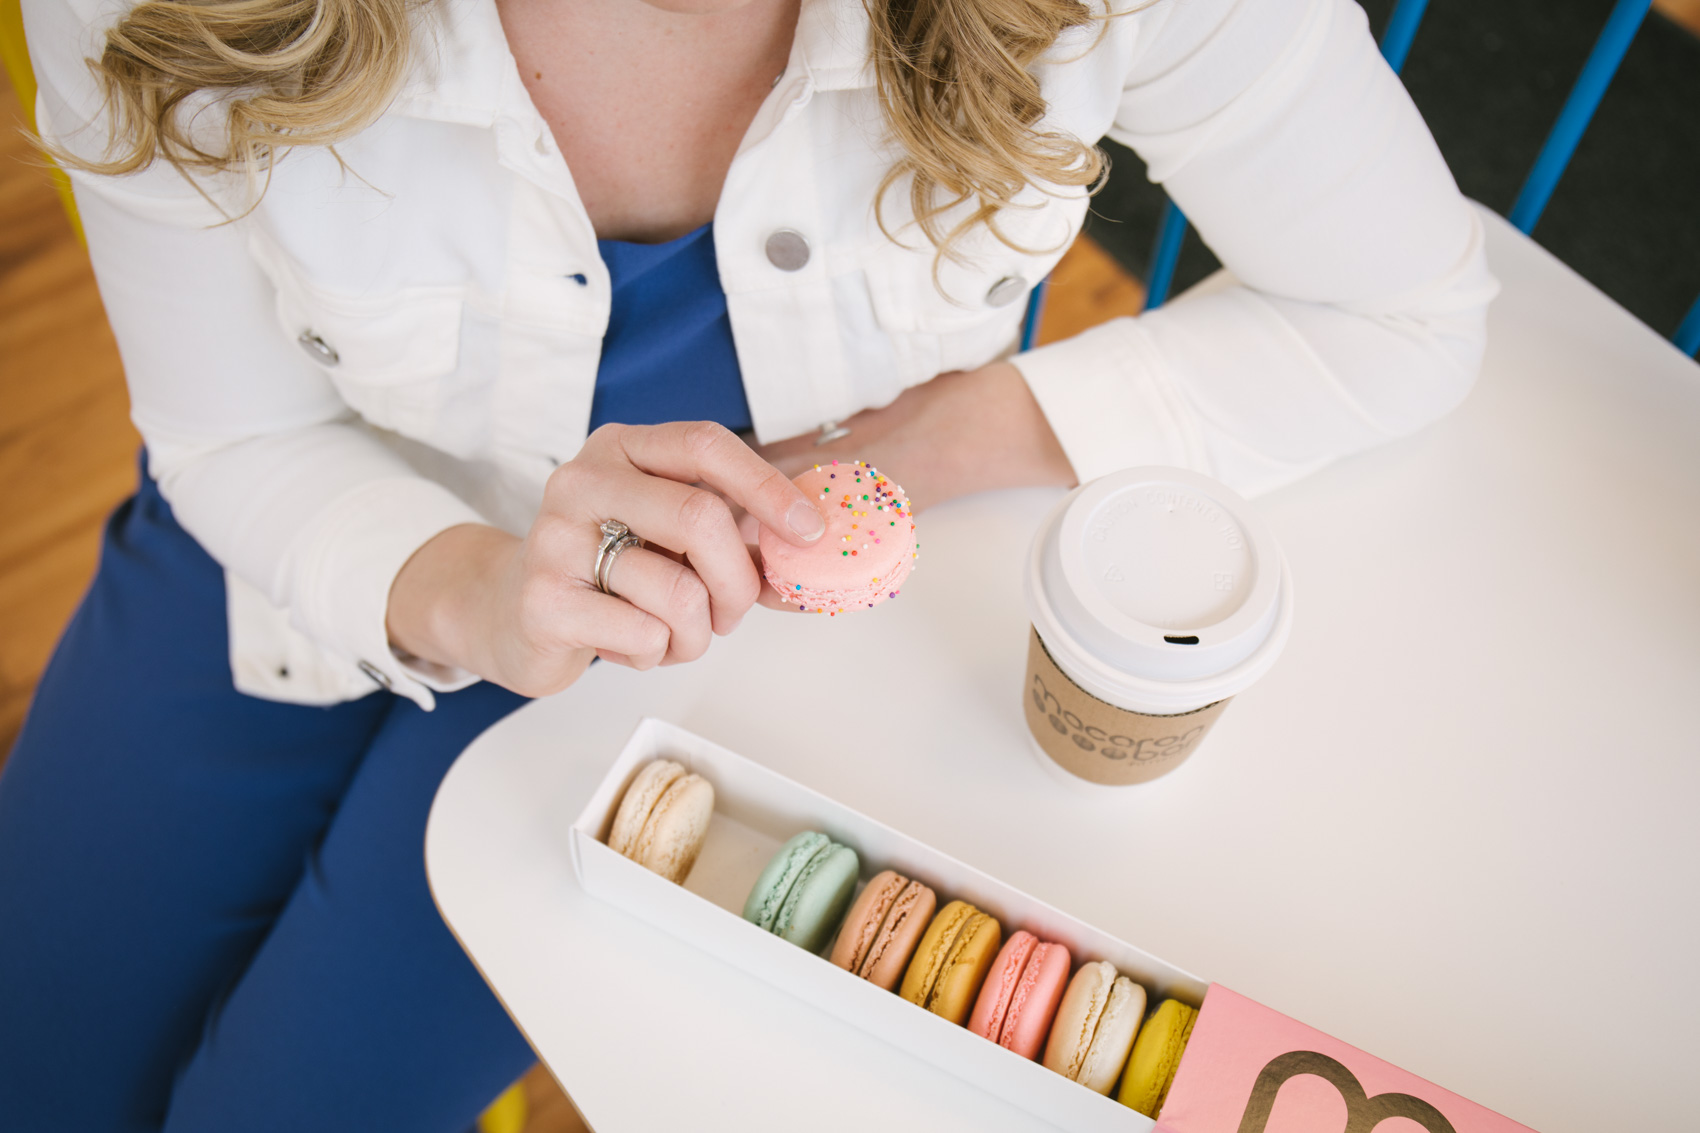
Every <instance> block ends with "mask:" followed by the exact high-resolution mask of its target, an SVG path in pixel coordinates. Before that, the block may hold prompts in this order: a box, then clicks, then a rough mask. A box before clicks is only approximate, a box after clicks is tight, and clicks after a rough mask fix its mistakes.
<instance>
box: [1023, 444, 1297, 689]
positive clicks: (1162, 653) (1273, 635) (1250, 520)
mask: <svg viewBox="0 0 1700 1133" xmlns="http://www.w3.org/2000/svg"><path fill="white" fill-rule="evenodd" d="M1027 581H1028V585H1027V592H1028V604H1029V607H1030V613H1031V614H1032V615H1033V624H1034V626H1035V628H1036V629H1037V630H1038V631H1039V636H1040V638H1041V639H1042V640H1044V642H1045V644H1046V647H1047V648H1048V649H1049V650H1050V651H1051V654H1052V656H1053V659H1054V660H1056V662H1057V664H1058V665H1059V666H1061V667H1062V669H1063V671H1064V672H1067V673H1068V674H1069V676H1070V677H1072V678H1074V679H1075V680H1076V681H1078V682H1079V683H1081V685H1082V687H1084V688H1086V689H1087V691H1089V692H1093V693H1094V695H1097V696H1100V697H1101V698H1103V699H1106V700H1109V701H1111V702H1112V703H1116V704H1120V705H1122V706H1123V707H1128V708H1134V709H1135V710H1139V711H1152V712H1158V711H1189V710H1191V708H1196V707H1200V706H1202V705H1203V704H1207V703H1210V702H1211V701H1212V700H1219V699H1221V698H1222V697H1224V696H1232V695H1234V694H1235V693H1237V692H1239V691H1241V690H1242V689H1243V688H1245V687H1246V686H1248V685H1250V684H1251V683H1252V682H1253V681H1255V680H1256V679H1257V678H1258V677H1259V676H1261V675H1262V674H1263V672H1264V671H1266V670H1267V669H1268V668H1269V666H1270V665H1272V664H1273V663H1274V660H1275V657H1276V656H1277V655H1278V654H1279V653H1280V650H1281V646H1282V645H1283V644H1284V643H1285V639H1286V636H1287V629H1288V627H1289V626H1290V624H1291V614H1292V598H1291V586H1290V583H1289V580H1288V578H1287V567H1286V562H1285V560H1284V559H1283V558H1282V555H1281V551H1280V548H1279V547H1278V546H1277V545H1276V543H1275V539H1274V536H1273V535H1272V534H1270V532H1269V529H1268V527H1267V526H1265V524H1264V523H1263V521H1262V520H1261V519H1260V518H1259V517H1258V516H1257V514H1256V513H1255V512H1254V511H1253V510H1252V508H1251V506H1250V505H1249V504H1248V503H1247V502H1246V501H1245V500H1244V499H1242V498H1241V497H1239V496H1238V495H1236V494H1235V493H1234V492H1232V491H1231V490H1230V489H1228V488H1227V487H1226V486H1225V485H1223V484H1220V483H1218V482H1216V481H1214V480H1211V479H1210V478H1209V477H1206V476H1200V475H1199V474H1197V473H1195V472H1188V471H1186V470H1184V469H1180V468H1162V467H1147V468H1133V469H1128V470H1126V471H1123V472H1117V473H1112V474H1111V475H1109V476H1105V477H1103V478H1101V479H1098V480H1094V481H1093V482H1091V483H1090V484H1085V485H1083V486H1081V487H1080V488H1078V489H1076V490H1075V491H1074V492H1071V493H1070V494H1069V495H1068V496H1066V497H1064V498H1063V500H1062V501H1061V502H1060V503H1059V504H1058V505H1057V507H1056V509H1055V510H1054V511H1053V512H1052V513H1051V514H1050V516H1048V517H1047V518H1046V521H1045V522H1044V524H1043V525H1041V527H1040V528H1039V532H1038V534H1037V535H1035V537H1034V543H1033V551H1032V557H1031V560H1030V562H1029V564H1028V580H1027ZM1083 678H1084V679H1083ZM1094 686H1096V687H1094ZM1205 697H1208V698H1209V699H1201V698H1205ZM1130 701H1133V702H1137V703H1130ZM1142 705H1149V707H1141V706H1142Z"/></svg>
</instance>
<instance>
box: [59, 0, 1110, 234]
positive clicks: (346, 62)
mask: <svg viewBox="0 0 1700 1133" xmlns="http://www.w3.org/2000/svg"><path fill="white" fill-rule="evenodd" d="M432 3H433V0H142V2H141V3H139V4H137V5H136V6H135V7H133V8H131V9H130V10H129V11H128V12H127V13H126V14H125V15H124V17H123V18H122V19H121V20H119V21H118V23H117V24H115V25H114V26H113V27H112V28H111V29H110V30H108V31H107V33H106V45H105V49H104V50H103V51H102V53H101V56H100V58H99V59H94V60H90V61H89V62H90V66H91V67H93V69H94V70H95V72H96V74H97V75H98V77H99V79H100V81H101V83H102V86H103V87H104V90H105V94H106V99H107V105H108V107H109V115H108V123H109V128H110V130H111V139H110V143H111V144H110V145H109V146H108V149H107V154H106V157H105V158H104V159H101V160H94V159H88V158H83V157H79V156H77V155H74V154H71V153H68V152H64V151H63V150H61V149H57V148H55V149H54V150H53V153H54V156H55V157H56V158H57V159H58V160H60V161H62V162H65V163H66V164H69V165H72V166H75V167H77V168H81V169H85V170H88V171H90V172H94V173H101V174H125V173H133V172H136V171H138V170H141V169H145V168H147V167H148V166H150V165H152V164H153V163H154V162H155V161H156V160H159V159H162V158H163V159H164V160H165V161H167V162H169V163H171V164H172V165H173V166H175V167H177V168H178V169H179V170H181V171H182V172H184V173H185V174H189V175H192V174H196V173H202V174H206V173H232V172H234V173H243V174H246V175H248V176H249V177H250V178H253V177H256V176H257V175H259V174H263V173H268V172H269V171H270V169H271V165H272V162H273V161H274V160H275V159H276V158H277V157H278V156H279V155H280V154H281V153H283V152H284V151H285V150H288V149H291V148H293V147H296V146H334V145H335V144H336V143H337V142H338V141H341V140H343V139H345V138H348V137H350V136H352V135H353V134H356V133H358V132H359V131H360V130H362V129H364V128H365V127H366V126H367V125H369V124H370V123H371V122H373V121H374V120H375V119H377V118H378V117H379V116H380V115H382V114H383V112H384V110H385V109H386V108H387V107H388V106H389V104H390V102H391V101H392V100H393V99H394V97H395V95H396V92H397V90H398V89H399V87H400V85H401V83H402V81H403V80H404V78H405V76H406V75H407V72H408V69H409V67H410V65H411V63H412V60H413V58H414V52H415V50H416V43H415V33H414V29H415V25H416V23H417V21H418V18H419V17H420V15H422V14H423V12H424V10H425V9H427V8H429V7H430V6H431V4H432ZM863 3H864V4H865V6H866V8H867V10H868V15H869V18H870V21H871V24H872V35H871V41H870V44H869V48H870V51H871V53H872V61H873V65H874V71H875V75H876V83H877V86H878V91H879V100H880V105H881V109H882V112H883V115H884V119H885V123H886V126H887V129H888V130H889V132H890V135H891V137H892V139H893V140H894V141H895V142H896V143H897V144H898V145H899V146H900V147H901V150H902V157H900V158H899V159H898V161H897V162H896V163H895V164H894V165H893V167H892V168H891V169H890V170H889V171H888V172H887V174H886V177H885V180H884V182H883V183H882V184H881V186H880V192H879V198H880V201H881V202H883V201H884V199H885V197H886V195H887V193H888V191H889V190H890V189H892V188H893V187H894V186H896V185H898V184H900V183H902V182H904V181H905V180H907V181H908V184H909V194H908V195H909V202H910V206H911V211H912V213H913V215H914V217H915V221H916V223H917V224H918V226H919V227H920V229H921V230H922V231H923V232H924V233H925V234H926V236H927V238H928V239H929V240H930V241H931V242H932V243H933V245H934V246H935V247H936V248H938V249H939V251H940V254H941V255H948V254H950V250H951V248H952V246H953V245H954V244H955V243H956V242H957V241H958V240H959V239H960V238H961V237H962V236H963V235H965V234H966V233H967V232H968V231H969V230H970V229H972V228H973V227H974V226H976V225H979V224H985V225H988V226H989V227H990V228H991V230H992V232H993V233H994V234H995V235H997V236H998V238H999V239H1000V240H1004V242H1005V243H1006V244H1007V243H1010V241H1008V240H1007V239H1005V238H1004V237H1003V235H1002V233H1000V232H998V229H997V226H996V217H997V214H998V213H999V212H1000V211H1002V210H1003V209H1005V208H1008V207H1010V206H1011V205H1012V203H1013V202H1014V200H1015V197H1016V196H1017V194H1019V193H1020V192H1021V190H1022V189H1023V188H1024V187H1026V186H1027V185H1030V184H1040V185H1045V186H1075V187H1080V186H1093V185H1096V184H1097V183H1099V182H1100V181H1101V180H1102V177H1103V174H1104V172H1105V169H1106V160H1105V158H1104V155H1103V153H1102V151H1100V150H1098V149H1097V148H1096V147H1095V146H1091V145H1087V144H1086V143H1083V142H1081V141H1080V140H1079V139H1077V138H1074V137H1071V136H1069V135H1066V134H1061V133H1056V132H1049V131H1042V130H1040V129H1039V128H1038V124H1039V122H1040V121H1041V119H1042V118H1043V116H1044V113H1045V100H1044V98H1043V96H1042V95H1041V93H1040V90H1039V84H1038V81H1037V80H1036V79H1035V78H1034V77H1033V75H1032V74H1031V73H1030V71H1029V68H1030V67H1031V66H1032V65H1033V64H1034V63H1035V62H1037V61H1038V60H1039V58H1040V57H1041V56H1042V55H1043V54H1044V53H1045V52H1046V51H1047V50H1049V49H1050V48H1051V46H1052V45H1053V44H1055V43H1056V41H1057V37H1058V36H1060V35H1061V34H1062V33H1063V32H1064V31H1066V30H1068V29H1070V28H1076V27H1082V26H1085V25H1088V24H1090V23H1093V22H1094V21H1096V20H1100V19H1101V18H1102V17H1101V16H1100V15H1097V14H1094V13H1093V12H1092V11H1091V10H1090V9H1088V8H1087V6H1086V4H1085V3H1082V2H1081V0H863ZM198 94H206V95H210V96H212V97H214V98H216V99H218V100H219V101H220V103H221V105H222V107H223V112H224V124H225V128H224V137H223V144H222V146H214V147H210V148H209V147H208V146H206V145H204V144H203V143H202V142H198V141H197V140H196V137H195V133H194V121H193V115H190V114H188V113H186V111H187V110H188V108H189V106H190V105H192V104H191V101H190V100H191V99H192V98H193V97H194V96H196V95H198ZM191 179H193V178H191ZM262 191H263V190H262ZM964 204H967V205H969V206H971V207H969V208H968V209H967V210H965V214H964V215H963V216H962V217H961V219H959V220H957V221H955V223H952V224H950V226H949V227H948V228H947V227H945V224H946V220H945V218H946V216H947V214H951V213H952V212H953V211H955V210H958V209H959V207H960V206H963V205H964ZM880 212H881V215H880V217H879V222H880V226H881V229H882V230H885V231H886V232H887V235H888V236H890V235H891V233H890V231H889V230H888V229H886V228H885V220H884V216H883V209H881V210H880Z"/></svg>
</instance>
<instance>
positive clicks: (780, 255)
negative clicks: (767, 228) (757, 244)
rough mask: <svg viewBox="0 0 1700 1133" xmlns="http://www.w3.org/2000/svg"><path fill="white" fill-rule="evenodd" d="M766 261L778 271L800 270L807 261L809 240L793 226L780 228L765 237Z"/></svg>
mask: <svg viewBox="0 0 1700 1133" xmlns="http://www.w3.org/2000/svg"><path fill="white" fill-rule="evenodd" d="M767 262H768V263H770V264H772V265H773V266H774V267H776V268H778V269H779V270H780V271H801V270H803V265H804V264H806V263H808V262H809V242H808V241H807V240H805V239H803V234H802V233H801V232H798V231H797V230H796V229H794V228H781V229H780V230H779V231H778V232H775V233H774V234H773V235H771V236H769V237H768V238H767Z"/></svg>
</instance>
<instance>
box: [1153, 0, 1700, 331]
mask: <svg viewBox="0 0 1700 1133" xmlns="http://www.w3.org/2000/svg"><path fill="white" fill-rule="evenodd" d="M1651 7H1652V0H1617V3H1616V4H1615V5H1614V6H1613V8H1612V11H1611V15H1610V16H1609V17H1608V18H1607V19H1606V26H1605V28H1604V29H1603V30H1602V31H1601V32H1600V36H1599V39H1597V40H1596V41H1595V43H1594V48H1593V50H1592V51H1591V52H1590V53H1589V55H1588V60H1587V62H1586V63H1584V64H1583V65H1582V73H1581V74H1580V75H1578V76H1577V79H1576V85H1575V86H1574V87H1572V88H1571V91H1570V96H1569V98H1567V99H1566V100H1565V103H1564V108H1563V109H1562V110H1560V111H1559V114H1558V119H1557V121H1555V122H1554V123H1553V126H1552V130H1551V131H1550V132H1549V133H1548V134H1547V139H1546V142H1545V144H1543V145H1542V146H1541V152H1540V153H1539V154H1538V155H1537V156H1536V158H1535V164H1534V166H1533V167H1532V168H1531V169H1530V170H1529V176H1528V178H1527V179H1526V180H1525V181H1524V183H1523V188H1522V190H1521V191H1520V192H1519V193H1518V194H1517V200H1516V202H1515V203H1514V204H1513V205H1512V206H1511V214H1510V218H1509V219H1510V221H1511V223H1512V224H1514V225H1516V226H1517V227H1518V228H1519V229H1521V230H1522V231H1523V232H1524V233H1525V234H1528V233H1530V232H1533V231H1534V228H1535V224H1536V222H1538V221H1539V220H1540V218H1541V213H1542V212H1543V211H1544V210H1545V209H1546V206H1547V201H1548V200H1549V199H1551V197H1552V191H1553V189H1554V188H1555V187H1556V186H1557V185H1558V180H1559V178H1560V177H1562V176H1563V175H1564V170H1565V167H1566V166H1567V165H1569V164H1570V158H1571V156H1572V155H1573V154H1575V152H1576V146H1577V144H1578V143H1579V142H1581V140H1582V135H1583V133H1584V132H1585V131H1586V130H1587V128H1588V123H1589V122H1590V121H1591V120H1592V119H1593V117H1594V111H1595V110H1596V109H1598V108H1599V105H1600V100H1601V99H1603V98H1604V97H1605V93H1606V88H1607V87H1609V86H1610V85H1611V81H1612V78H1613V76H1615V75H1616V74H1617V68H1618V64H1620V63H1622V62H1623V57H1624V55H1625V54H1626V53H1627V52H1628V51H1629V45H1630V44H1631V43H1633V42H1634V40H1635V33H1636V32H1638V31H1639V30H1640V29H1641V23H1642V21H1643V20H1645V19H1646V16H1647V10H1648V9H1649V8H1651ZM1427 8H1428V0H1398V2H1397V3H1396V4H1395V5H1394V6H1393V13H1392V15H1391V16H1390V17H1389V18H1388V21H1387V29H1386V31H1385V32H1383V33H1382V37H1381V54H1382V55H1383V56H1384V57H1385V58H1386V59H1387V62H1388V64H1389V65H1390V66H1391V67H1392V68H1393V71H1394V73H1395V74H1397V73H1399V72H1400V71H1401V70H1403V69H1404V66H1405V58H1406V56H1407V55H1409V54H1410V51H1411V41H1412V40H1413V39H1415V38H1416V35H1417V28H1418V27H1419V26H1421V24H1422V19H1423V13H1424V12H1425V11H1426V10H1427ZM1186 229H1187V220H1186V216H1185V214H1183V213H1182V212H1181V210H1180V209H1179V208H1177V207H1176V206H1175V203H1174V202H1173V201H1165V202H1164V206H1163V214H1162V217H1161V219H1160V220H1159V221H1158V228H1157V243H1156V252H1155V254H1154V255H1153V256H1152V259H1151V272H1150V276H1149V279H1148V280H1147V284H1146V298H1145V306H1146V309H1147V310H1149V309H1151V308H1153V307H1159V306H1162V304H1163V303H1164V302H1165V301H1166V300H1167V299H1168V297H1169V290H1170V288H1171V287H1172V286H1173V284H1174V278H1175V265H1176V264H1177V263H1179V261H1180V255H1181V245H1182V243H1183V241H1184V240H1185V238H1186ZM1672 337H1673V340H1674V341H1675V342H1676V345H1677V347H1678V349H1680V350H1682V351H1683V352H1685V353H1688V354H1693V353H1695V352H1696V351H1697V350H1700V299H1696V300H1695V303H1694V306H1693V307H1692V308H1690V310H1689V312H1688V315H1687V316H1686V317H1685V318H1684V319H1683V320H1682V325H1681V326H1679V327H1678V328H1677V330H1676V334H1675V335H1673V336H1672Z"/></svg>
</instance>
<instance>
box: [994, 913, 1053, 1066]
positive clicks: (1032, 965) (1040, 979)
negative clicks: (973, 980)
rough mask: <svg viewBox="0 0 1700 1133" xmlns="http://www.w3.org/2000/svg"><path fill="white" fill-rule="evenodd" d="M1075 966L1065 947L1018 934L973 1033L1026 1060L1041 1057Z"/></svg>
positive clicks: (1002, 955) (997, 964) (1001, 956)
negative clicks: (1047, 1035) (1058, 1005)
mask: <svg viewBox="0 0 1700 1133" xmlns="http://www.w3.org/2000/svg"><path fill="white" fill-rule="evenodd" d="M1071 963H1072V958H1071V957H1070V956H1069V954H1068V949H1067V948H1064V947H1063V946H1062V945H1060V944H1047V943H1046V942H1044V941H1042V940H1040V939H1039V938H1038V937H1036V936H1034V935H1033V934H1032V933H1030V932H1017V933H1015V934H1014V935H1013V936H1011V937H1010V938H1009V939H1008V940H1007V941H1005V942H1004V946H1003V948H1002V949H1001V950H1000V951H999V952H998V958H997V959H996V960H994V961H992V970H991V971H990V972H989V973H987V975H986V982H985V983H984V984H983V985H982V986H981V988H980V998H979V999H978V1000H976V1001H975V1003H974V1013H973V1014H972V1015H970V1016H969V1017H968V1029H969V1030H970V1031H973V1032H974V1033H975V1034H977V1035H979V1036H981V1037H982V1038H987V1039H991V1040H992V1041H993V1042H995V1043H997V1044H998V1045H999V1046H1002V1047H1007V1048H1008V1049H1010V1050H1013V1051H1014V1052H1015V1053H1016V1054H1019V1055H1020V1056H1021V1057H1023V1058H1037V1057H1039V1048H1040V1047H1042V1046H1044V1044H1045V1035H1046V1034H1047V1033H1048V1032H1049V1031H1050V1029H1051V1020H1052V1018H1053V1017H1055V1015H1056V1013H1057V1004H1059V1003H1061V1002H1062V997H1063V989H1064V988H1065V987H1067V986H1068V970H1069V967H1070V965H1071Z"/></svg>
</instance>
